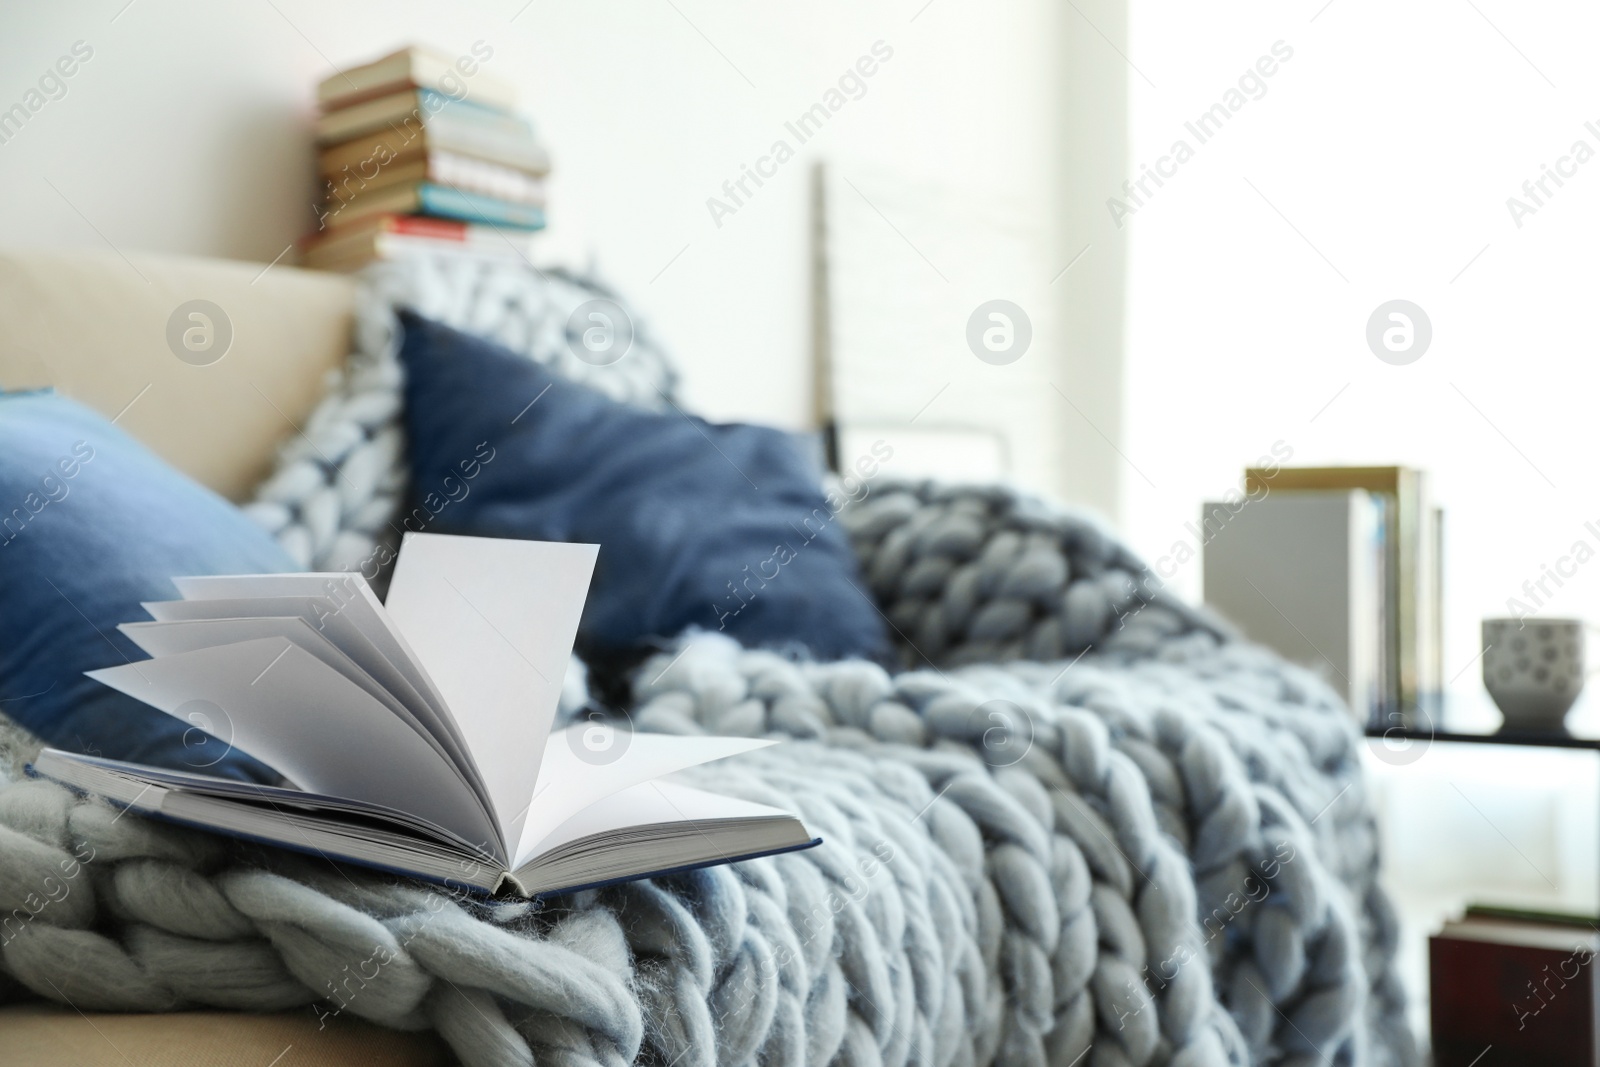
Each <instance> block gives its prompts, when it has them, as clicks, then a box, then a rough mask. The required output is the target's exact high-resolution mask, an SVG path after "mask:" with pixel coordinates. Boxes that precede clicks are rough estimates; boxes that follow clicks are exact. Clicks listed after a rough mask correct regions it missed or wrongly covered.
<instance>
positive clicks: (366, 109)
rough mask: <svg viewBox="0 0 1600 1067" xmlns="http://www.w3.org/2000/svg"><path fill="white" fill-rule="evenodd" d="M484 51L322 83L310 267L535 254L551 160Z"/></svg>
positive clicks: (404, 55) (379, 64) (371, 67)
mask: <svg viewBox="0 0 1600 1067" xmlns="http://www.w3.org/2000/svg"><path fill="white" fill-rule="evenodd" d="M480 51H482V52H483V53H485V54H484V55H473V54H465V55H462V56H459V57H456V58H454V59H452V58H450V57H448V56H446V55H444V54H442V53H438V52H433V51H429V50H426V49H421V48H416V47H412V48H406V49H402V50H401V51H399V52H395V53H393V54H391V55H388V56H385V57H383V58H382V59H379V60H376V61H374V62H372V63H369V64H366V65H365V66H362V67H357V68H355V69H353V70H348V71H342V72H340V73H338V74H335V75H333V76H331V77H329V78H327V79H325V80H324V81H323V82H322V83H321V85H319V86H318V89H317V98H318V103H319V106H320V109H321V115H320V117H319V118H318V120H317V126H316V135H317V143H318V145H319V153H318V161H319V168H318V169H319V171H320V183H321V192H320V196H319V206H318V210H317V228H316V231H315V232H314V233H312V234H311V235H310V236H309V237H308V238H307V240H306V242H305V243H304V245H303V247H302V253H303V254H302V261H303V262H304V263H305V264H306V265H307V266H312V267H320V268H325V269H332V270H353V269H356V268H358V267H360V266H362V265H364V264H365V263H367V262H370V261H371V260H373V259H380V258H388V257H390V256H393V255H399V254H408V253H410V252H413V251H419V250H422V251H426V250H433V245H434V244H437V250H438V251H441V252H446V253H450V254H468V255H490V256H503V257H506V258H526V256H527V250H528V244H527V240H528V235H529V234H531V233H533V232H535V231H537V230H540V229H543V228H544V224H545V213H544V212H545V176H546V175H547V174H548V173H549V170H550V157H549V154H548V153H547V152H546V151H545V149H544V147H543V146H542V145H541V144H540V143H539V141H538V138H537V136H536V135H535V133H534V128H533V124H532V123H531V122H530V121H529V120H528V119H527V117H526V116H524V115H522V114H520V113H518V112H517V110H516V108H515V91H514V89H513V88H512V87H511V86H509V85H508V84H506V83H505V82H503V81H501V80H500V79H498V78H495V77H494V76H493V75H492V74H491V73H490V72H489V71H487V70H485V69H484V60H485V59H486V58H487V56H488V55H490V54H492V53H489V52H488V50H487V48H481V49H480ZM408 219H415V220H418V222H417V224H414V225H413V224H408V223H407V222H406V221H405V220H408ZM422 220H426V221H422Z"/></svg>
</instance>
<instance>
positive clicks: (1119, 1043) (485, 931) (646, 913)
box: [0, 277, 1416, 1067]
mask: <svg viewBox="0 0 1600 1067" xmlns="http://www.w3.org/2000/svg"><path fill="white" fill-rule="evenodd" d="M495 284H496V285H498V286H500V290H499V291H501V292H507V291H512V290H515V289H516V288H517V285H525V286H527V287H530V288H531V287H534V286H535V285H536V284H545V283H543V282H536V281H535V280H534V279H532V278H531V277H530V278H527V279H525V280H524V281H521V282H518V283H516V284H509V285H508V283H505V282H504V280H503V279H502V280H497V281H496V283H495ZM563 284H566V282H563ZM463 290H464V291H468V292H473V293H477V292H479V291H480V289H479V288H475V287H474V286H473V285H472V284H470V280H469V281H468V282H467V283H464V284H463ZM497 306H504V304H501V305H497ZM367 308H368V311H369V312H371V313H372V314H373V315H377V314H378V312H376V311H372V309H373V308H381V301H376V300H375V301H373V302H372V303H369V304H368V305H367ZM435 310H437V309H435ZM536 325H537V324H532V325H531V326H530V329H529V331H528V333H529V336H533V335H534V334H536V332H537V330H536V329H533V328H532V327H533V326H536ZM369 332H370V331H369ZM385 343H386V342H384V341H383V340H382V339H381V337H380V339H378V340H374V341H373V342H372V348H371V351H369V352H367V354H366V356H365V357H364V359H365V361H364V359H363V358H362V354H361V352H360V351H359V349H360V342H359V339H358V353H357V358H355V359H353V362H352V373H351V374H350V375H348V376H346V377H344V378H341V379H340V380H339V381H336V382H335V383H333V387H332V389H331V391H330V399H329V402H328V403H329V404H330V405H338V406H348V405H351V404H353V403H355V401H356V400H357V399H359V390H357V391H352V386H351V385H350V383H351V382H352V381H360V380H362V378H361V376H362V375H363V374H365V375H367V378H366V379H365V380H366V381H368V382H369V383H370V382H377V383H379V384H378V386H377V387H376V390H375V391H372V392H370V395H368V397H367V399H368V403H369V407H368V408H367V409H360V410H366V411H368V412H369V413H370V411H374V410H376V411H381V410H382V405H381V403H379V402H378V400H377V399H374V397H375V396H378V395H379V394H381V392H382V391H383V390H387V389H390V388H391V386H390V385H388V384H384V383H386V382H388V381H390V380H392V375H389V376H388V377H385V374H384V373H383V371H382V362H383V348H384V344H385ZM390 358H391V359H392V351H391V352H390ZM373 368H376V369H373ZM653 391H655V392H656V393H657V396H658V398H659V402H661V403H671V402H672V400H671V399H670V397H671V393H670V382H668V383H667V384H666V386H665V387H660V386H658V387H656V388H655V389H654V390H653ZM380 399H381V397H380ZM313 421H314V423H315V420H313ZM338 425H341V423H340V422H339V420H336V419H333V418H332V417H331V416H328V417H327V421H326V423H325V424H324V426H323V429H324V430H326V431H327V432H330V433H332V432H334V430H333V429H329V427H337V426H338ZM315 428H316V427H315V426H313V427H312V429H315ZM383 432H384V425H383V419H382V418H375V419H372V420H371V423H370V425H367V426H366V427H365V428H357V429H354V430H352V429H350V428H348V427H347V428H346V431H345V433H346V439H347V441H349V442H350V443H349V444H348V445H347V447H346V449H345V453H346V454H360V453H361V451H362V450H363V449H366V448H370V447H372V446H371V442H372V441H373V440H374V439H375V438H376V436H377V435H379V434H381V433H383ZM288 461H289V463H290V465H292V464H293V463H294V462H297V459H296V457H294V456H293V455H292V454H290V455H289V456H288ZM368 462H369V463H370V462H371V461H370V460H369V461H368ZM375 466H378V467H379V468H380V469H377V471H376V473H375V474H373V475H372V476H371V477H369V478H368V479H367V481H366V482H365V483H364V484H366V485H367V486H369V487H371V496H372V498H373V499H375V498H376V496H377V494H379V493H383V492H387V493H389V494H391V496H394V495H395V494H397V492H398V491H399V490H400V489H401V488H403V475H402V476H396V475H395V474H393V473H392V472H391V471H389V470H387V469H381V465H375ZM284 469H287V468H284ZM281 473H282V470H280V475H281ZM320 474H321V477H322V481H321V482H320V485H319V483H317V482H315V481H314V480H312V479H310V478H306V479H305V485H306V486H308V487H310V491H309V492H308V493H307V494H304V495H303V496H302V497H300V498H295V497H294V496H293V495H292V494H289V493H287V492H286V491H284V490H283V488H282V484H281V483H280V485H279V487H278V496H277V497H276V498H275V499H273V500H269V501H267V502H268V503H274V504H276V505H278V506H280V507H281V508H282V509H283V510H282V512H281V513H277V514H275V515H274V516H273V517H275V518H277V519H279V520H281V521H280V526H279V528H280V530H281V531H290V532H288V533H286V534H285V536H289V537H293V536H296V535H295V534H293V533H292V531H293V530H296V529H308V528H309V527H308V523H307V520H306V517H305V516H304V514H303V513H302V505H303V504H304V503H305V502H306V501H309V500H311V499H312V498H313V497H314V496H315V493H316V492H317V491H318V489H319V488H326V487H328V486H331V485H335V484H343V483H342V482H340V481H339V479H340V472H339V471H338V470H337V469H333V470H330V469H327V466H326V465H325V466H324V468H323V469H322V470H321V471H320ZM335 492H336V493H337V492H339V490H335ZM343 492H344V493H346V494H348V495H349V499H341V500H339V501H337V502H336V503H337V507H335V506H333V505H329V504H326V503H325V504H323V505H321V506H322V507H323V509H324V512H325V513H327V512H331V513H332V514H333V515H334V518H333V519H332V520H329V519H328V518H327V517H326V514H324V516H323V517H322V518H321V519H318V520H316V521H317V522H320V523H321V524H322V525H321V526H319V527H318V528H317V530H316V537H315V538H311V539H310V540H308V541H307V544H310V545H321V546H323V547H322V549H320V550H316V551H312V550H308V555H309V556H310V557H311V558H317V559H324V558H326V557H325V556H323V555H322V552H323V551H327V550H329V549H330V546H333V545H335V544H338V543H340V537H341V535H345V534H349V535H350V536H348V537H345V539H344V544H345V550H347V551H354V550H355V549H356V548H357V547H358V546H357V544H356V540H355V538H356V536H357V534H356V533H355V532H354V530H355V528H354V527H352V526H351V525H350V524H349V523H347V522H342V521H341V520H340V519H339V518H338V516H339V515H341V514H344V515H349V516H355V515H358V514H361V513H362V508H363V507H364V506H365V505H369V504H371V499H369V500H367V501H365V502H363V501H362V500H359V499H355V497H356V496H357V494H355V493H354V492H353V491H352V490H351V489H350V488H349V486H345V487H344V489H343ZM375 510H376V508H375V507H369V508H368V509H367V514H368V515H370V514H371V513H372V512H373V511H375ZM841 521H843V522H844V523H845V524H846V526H847V528H848V529H849V530H850V532H851V534H852V536H853V538H854V539H855V543H856V545H857V547H858V549H859V551H860V553H861V556H862V559H863V566H864V572H865V574H866V578H867V582H868V584H869V585H870V589H866V590H863V593H864V595H871V596H873V597H874V598H875V599H876V601H877V602H878V604H879V605H880V607H881V609H882V610H883V612H884V613H885V616H886V618H887V619H888V620H889V621H890V623H891V625H892V627H893V628H894V630H895V631H896V632H897V633H898V634H899V637H900V639H901V642H902V650H903V653H904V655H905V657H906V669H903V670H900V671H896V672H892V673H891V672H887V671H885V670H884V669H882V668H881V667H878V666H876V665H873V664H867V663H862V662H843V663H814V662H809V661H805V660H801V659H795V658H792V657H786V656H783V655H779V654H776V653H773V652H765V651H750V650H745V649H741V648H739V647H737V646H736V645H734V644H732V643H731V642H729V641H727V640H726V639H723V638H721V637H717V636H713V635H705V634H690V635H685V636H684V637H683V638H681V639H680V640H679V641H678V642H677V643H676V644H675V645H674V646H673V647H670V648H668V649H666V650H665V651H663V652H662V653H661V654H659V655H658V656H656V657H654V658H653V659H652V660H650V661H648V662H646V663H645V664H644V665H643V666H642V667H641V668H640V669H639V670H638V671H637V673H636V674H635V676H634V677H633V679H632V701H631V703H630V704H629V706H628V708H627V711H626V713H625V714H626V717H627V721H628V723H630V724H631V728H633V729H639V730H658V731H672V732H679V733H694V732H699V731H708V732H716V733H723V734H752V735H771V736H779V737H783V738H786V739H788V743H787V744H783V745H779V746H776V747H774V748H771V749H767V750H763V751H761V752H759V753H754V754H751V755H749V756H746V757H741V758H740V759H739V760H737V761H731V762H729V763H726V764H722V765H717V766H713V767H711V768H706V769H702V770H700V771H698V772H695V773H696V774H697V775H698V776H699V777H700V778H702V779H703V780H704V781H705V782H706V783H707V784H711V785H713V786H714V787H715V788H717V789H720V790H724V791H728V792H732V793H736V794H738V795H742V796H747V797H750V798H752V799H756V800H761V801H764V802H766V803H771V804H775V805H778V806H784V807H789V808H792V809H793V810H795V811H797V812H799V813H800V814H801V815H802V816H803V818H804V819H805V820H806V822H807V824H808V825H809V826H811V827H812V828H813V829H815V830H816V831H817V832H818V833H820V834H821V835H822V836H823V837H824V838H825V841H826V843H825V844H824V845H822V846H821V847H819V848H816V849H812V850H809V851H807V852H802V853H795V854H790V855H785V856H778V857H770V858H766V859H762V860H755V861H750V862H746V863H741V864H737V865H733V866H728V867H720V868H713V869H709V870H705V871H701V872H696V873H692V874H688V875H683V876H679V877H674V878H670V879H662V880H654V881H640V882H635V883H631V884H627V885H622V886H617V887H612V888H609V889H605V890H600V891H590V892H585V893H579V894H570V895H566V896H560V897H555V898H551V899H547V900H544V901H542V902H538V903H527V904H489V903H484V902H481V901H477V900H473V899H470V898H466V897H462V896H457V895H451V894H449V893H447V892H445V891H443V890H440V889H435V888H432V887H427V886H423V885H420V884H415V883H408V882H404V881H400V880H396V879H393V878H390V877H386V876H380V875H376V874H373V873H370V872H364V871H360V870H357V869H353V868H348V867H344V868H339V867H334V866H333V865H331V864H328V863H325V862H320V861H315V860H312V859H307V858H305V857H300V856H294V855H289V854H285V853H281V852H277V851H274V850H270V849H265V848H258V847H254V846H247V845H243V844H241V843H238V842H232V841H228V840H225V839H222V838H218V837H214V836H210V835H206V834H202V833H198V832H193V831H188V830H183V829H180V828H176V827H172V826H168V825H163V824H160V823H156V822H152V821H147V820H144V819H141V818H139V817H137V816H134V815H125V814H121V813H119V812H117V811H116V810H114V809H112V808H110V807H109V806H107V805H105V804H103V803H101V802H99V801H95V800H91V799H85V798H80V797H76V796H73V795H72V794H70V793H68V792H67V791H65V790H63V789H61V788H59V787H57V786H54V785H52V784H49V783H46V782H41V781H35V780H26V779H21V778H20V777H18V776H17V775H16V773H15V771H13V772H11V773H12V777H11V780H10V782H9V784H5V785H3V786H0V1001H3V1000H6V999H10V998H20V997H25V996H41V997H45V998H49V999H52V1000H55V1001H59V1002H63V1003H70V1004H73V1005H75V1006H77V1007H78V1008H80V1009H83V1010H94V1009H104V1010H124V1011H127V1010H131V1011H161V1010H168V1009H172V1008H177V1007H182V1006H211V1007H218V1008H234V1009H249V1010H272V1009H294V1008H298V1009H302V1010H305V1011H308V1012H315V1013H317V1014H318V1015H319V1016H321V1017H324V1018H327V1017H332V1016H336V1015H339V1014H342V1013H345V1012H348V1013H350V1014H352V1015H355V1016H360V1017H363V1018H367V1019H371V1020H375V1021H377V1022H380V1023H382V1024H385V1025H389V1026H394V1027H400V1028H432V1029H435V1030H437V1031H438V1032H439V1033H440V1034H441V1035H442V1036H443V1037H444V1038H445V1040H446V1041H447V1042H449V1044H450V1045H451V1046H452V1047H453V1048H454V1049H455V1051H456V1052H457V1054H458V1055H459V1056H460V1058H461V1059H462V1061H463V1062H464V1063H466V1064H468V1065H469V1067H489V1065H496V1067H498V1065H505V1064H525V1065H531V1064H532V1063H534V1061H535V1060H536V1059H537V1060H539V1061H540V1062H542V1063H545V1064H561V1065H566V1064H572V1065H574V1067H576V1065H579V1064H582V1065H591V1064H595V1065H599V1064H603V1065H606V1067H624V1065H627V1064H632V1063H636V1062H637V1063H647V1064H652V1065H658V1067H673V1065H678V1064H682V1065H684V1067H713V1065H717V1067H723V1065H744V1064H756V1063H760V1064H763V1065H785V1067H788V1065H793V1067H822V1065H823V1064H830V1063H839V1064H850V1065H862V1067H901V1065H905V1064H916V1065H927V1067H983V1065H988V1064H991V1063H994V1064H1002V1065H1005V1067H1034V1065H1038V1067H1044V1065H1047V1064H1048V1065H1051V1067H1074V1065H1077V1064H1080V1063H1082V1064H1090V1065H1095V1067H1112V1065H1116V1067H1121V1065H1143V1064H1175V1065H1185V1067H1194V1065H1220V1064H1236V1065H1245V1064H1312V1063H1329V1064H1340V1065H1357V1064H1361V1065H1366V1064H1373V1065H1380V1064H1382V1065H1387V1064H1396V1065H1401V1064H1406V1065H1408V1064H1412V1063H1414V1062H1416V1052H1415V1049H1414V1047H1413V1045H1412V1042H1411V1039H1410V1037H1409V1034H1408V1033H1407V1031H1406V1029H1405V1024H1404V1020H1403V1007H1404V1005H1403V998H1402V994H1401V991H1400V990H1399V988H1398V986H1397V984H1396V980H1395V974H1394V968H1393V953H1394V945H1395V928H1394V924H1393V921H1392V918H1391V916H1390V912H1389V908H1388V905H1387V902H1386V900H1385V899H1384V897H1383V894H1382V893H1381V891H1380V890H1379V889H1378V888H1377V885H1376V880H1375V878H1376V867H1377V855H1376V841H1375V834H1374V828H1373V818H1372V812H1371V807H1370V805H1369V803H1368V800H1367V798H1366V795H1365V784H1364V781H1363V778H1362V775H1361V771H1360V764H1359V761H1358V758H1357V756H1358V748H1359V745H1360V744H1361V740H1360V735H1359V732H1358V731H1357V730H1356V728H1355V726H1354V723H1353V721H1352V720H1351V718H1350V716H1349V713H1348V712H1347V711H1346V710H1345V709H1344V707H1343V706H1342V704H1341V703H1340V701H1339V700H1338V698H1337V697H1336V696H1335V695H1334V694H1333V693H1332V692H1331V691H1330V690H1329V689H1328V688H1327V687H1326V686H1325V685H1324V684H1323V683H1322V682H1320V681H1319V680H1318V679H1316V678H1315V677H1313V676H1312V675H1310V674H1309V673H1307V672H1305V671H1302V670H1299V669H1297V668H1294V667H1291V666H1289V665H1286V664H1285V663H1283V662H1282V661H1281V660H1279V659H1277V658H1276V657H1274V656H1272V655H1271V654H1270V653H1267V652H1265V651H1263V650H1261V649H1259V648H1256V647H1253V646H1250V645H1247V644H1245V643H1243V642H1240V641H1237V640H1234V639H1232V638H1231V637H1230V636H1229V635H1228V634H1227V633H1226V632H1225V631H1223V630H1222V629H1221V628H1220V627H1218V626H1217V625H1215V624H1214V623H1212V622H1211V621H1210V620H1209V619H1208V618H1207V617H1205V616H1204V615H1203V614H1200V613H1198V612H1195V611H1193V610H1191V609H1188V608H1186V607H1184V606H1183V605H1181V604H1178V603H1176V602H1174V601H1172V600H1171V599H1169V598H1168V597H1166V596H1165V595H1164V594H1163V593H1162V592H1161V591H1160V590H1159V588H1157V587H1156V585H1157V583H1154V582H1152V581H1151V579H1150V577H1149V572H1148V571H1147V570H1146V569H1145V568H1144V567H1143V566H1142V565H1141V564H1140V563H1139V561H1138V560H1137V559H1136V558H1134V557H1133V556H1132V555H1131V554H1130V553H1129V552H1128V551H1127V550H1126V549H1125V548H1123V547H1122V546H1121V545H1120V544H1119V543H1118V542H1117V541H1116V539H1115V538H1114V537H1112V536H1110V535H1109V534H1108V533H1107V532H1106V531H1104V530H1103V529H1101V528H1100V527H1099V526H1098V525H1096V524H1095V523H1093V522H1092V521H1089V520H1087V519H1085V518H1083V517H1080V516H1074V515H1072V514H1069V513H1066V512H1062V511H1059V510H1054V509H1050V508H1046V507H1044V506H1042V505H1039V504H1037V503H1035V502H1032V501H1029V500H1027V499H1024V498H1021V497H1019V496H1017V495H1016V494H1013V493H1010V492H1006V491H1000V490H965V489H940V488H937V487H933V486H928V485H898V486H894V485H884V486H874V487H872V490H871V492H870V493H869V494H868V495H867V496H866V497H865V498H864V499H862V500H860V501H859V502H858V503H856V504H853V505H851V506H850V507H849V508H848V509H846V511H845V512H844V513H843V514H842V516H841ZM375 533H376V531H375V530H372V529H368V530H367V543H368V544H369V545H370V542H371V540H372V537H373V535H374V534H375ZM308 537H309V535H308ZM317 538H320V540H317ZM359 555H360V554H359V553H357V556H358V557H359ZM568 682H569V690H570V698H569V699H568V700H567V701H565V702H564V704H565V707H566V714H568V715H571V714H574V713H575V712H576V711H577V710H578V709H579V708H580V707H581V706H582V704H583V692H582V689H583V683H582V675H581V671H579V670H574V671H573V672H572V673H571V674H570V675H569V678H568ZM3 740H4V739H3V738H0V742H3ZM10 744H11V745H12V747H13V748H14V750H15V753H14V754H15V755H16V756H17V757H19V758H25V757H26V755H27V747H28V745H27V740H26V739H25V738H15V737H14V738H13V739H12V741H11V742H10ZM0 747H3V744H0Z"/></svg>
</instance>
